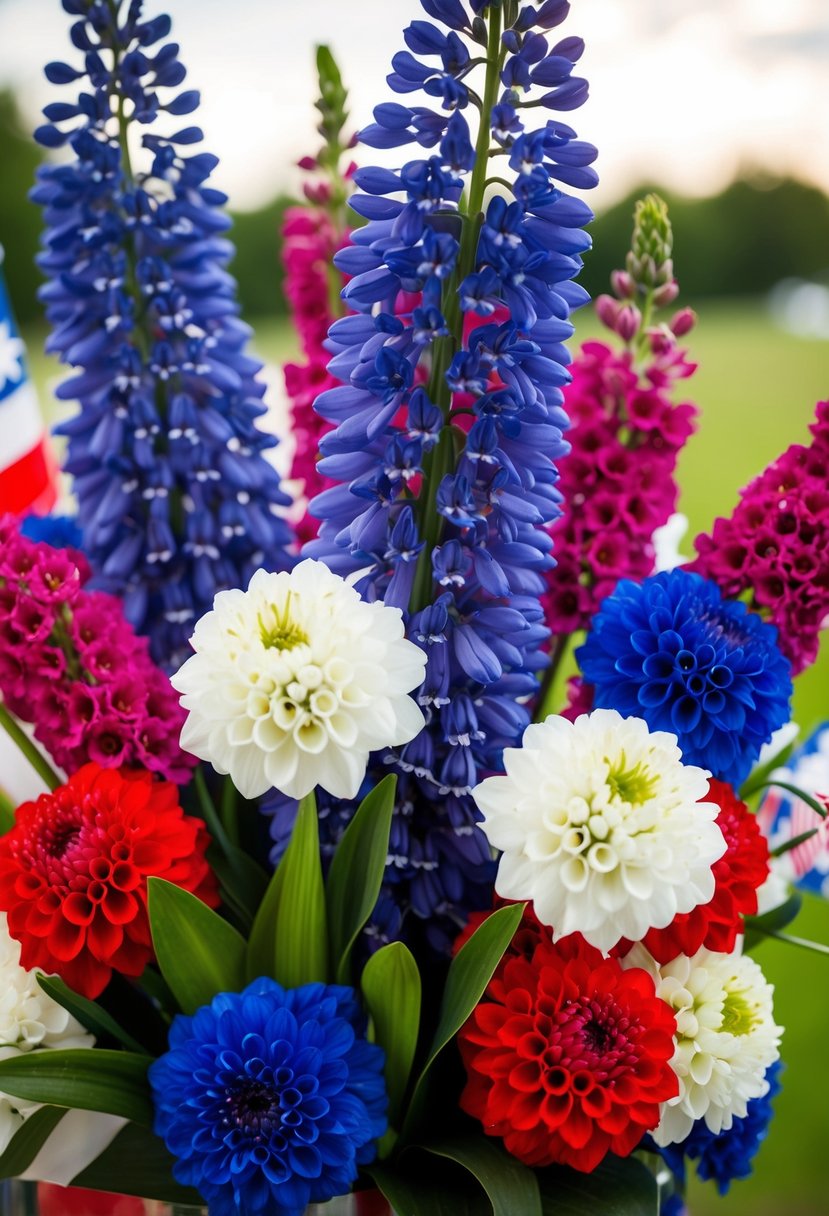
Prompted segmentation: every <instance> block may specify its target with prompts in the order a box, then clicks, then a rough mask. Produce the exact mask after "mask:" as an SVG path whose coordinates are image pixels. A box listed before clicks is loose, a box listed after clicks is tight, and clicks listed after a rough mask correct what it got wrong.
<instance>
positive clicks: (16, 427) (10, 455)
mask: <svg viewBox="0 0 829 1216" xmlns="http://www.w3.org/2000/svg"><path fill="white" fill-rule="evenodd" d="M2 260H3V250H2V247H0V514H3V513H4V512H6V511H10V512H12V513H13V514H14V515H22V514H24V513H27V512H29V511H37V512H38V514H43V513H45V512H46V511H49V510H51V508H52V507H53V506H54V504H55V500H56V498H57V490H56V475H55V466H54V462H53V460H52V457H51V453H50V451H49V444H48V439H47V435H46V430H45V428H44V425H43V419H42V418H41V414H40V406H39V405H38V401H37V396H36V394H35V390H34V386H33V384H32V382H31V380H30V379H29V373H28V369H27V366H26V348H25V346H24V344H23V339H22V338H21V337H20V333H19V331H18V328H17V324H16V322H15V319H14V314H13V313H12V308H11V302H10V300H9V295H8V291H7V290H6V283H5V279H4V277H3V266H2Z"/></svg>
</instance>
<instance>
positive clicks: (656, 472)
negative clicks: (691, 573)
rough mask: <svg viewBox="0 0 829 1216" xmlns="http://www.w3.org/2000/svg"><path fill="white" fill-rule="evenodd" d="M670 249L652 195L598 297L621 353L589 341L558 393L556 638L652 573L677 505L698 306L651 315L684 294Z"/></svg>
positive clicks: (551, 603) (689, 426)
mask: <svg viewBox="0 0 829 1216" xmlns="http://www.w3.org/2000/svg"><path fill="white" fill-rule="evenodd" d="M671 246H672V234H671V225H670V221H669V219H668V210H667V207H666V206H665V204H664V203H663V202H662V200H661V199H659V198H657V196H656V195H648V197H647V198H646V199H642V200H640V201H639V202H638V203H637V205H636V209H635V216H634V229H633V239H632V242H631V249H630V252H629V253H628V255H627V262H626V266H627V268H626V269H625V270H616V271H614V272H613V275H612V276H611V282H612V284H613V289H614V293H615V296H610V295H605V296H600V297H599V299H598V300H597V301H596V313H597V315H598V317H599V319H600V321H601V322H602V323H603V324H604V325H605V326H606V328H608V329H609V330H610V331H611V333H612V334H613V335H614V337H615V338H616V341H617V343H618V344H619V346H620V347H621V349H614V348H613V347H612V346H610V345H608V344H606V343H605V342H586V343H585V344H584V346H583V347H582V349H581V350H580V351H579V353H578V355H577V356H576V358H575V360H574V361H573V366H572V369H571V370H572V373H573V382H572V384H570V385H569V386H568V387H567V389H566V391H565V406H566V409H567V412H568V414H569V415H570V419H571V424H572V425H571V428H570V430H569V431H568V433H567V438H568V439H569V441H570V452H569V453H568V455H567V456H565V458H564V459H563V460H562V462H561V482H560V484H559V489H560V490H561V492H562V494H563V496H564V513H563V515H562V516H561V517H560V518H559V519H557V520H556V521H555V522H554V523H553V525H552V527H551V529H550V531H551V535H552V537H553V541H554V543H555V547H556V566H555V568H554V569H553V570H550V571H549V572H548V574H547V582H548V587H549V591H548V595H547V597H546V600H545V606H546V620H547V624H548V625H549V626H550V628H551V630H552V631H553V633H554V634H557V635H568V634H571V633H575V632H577V631H578V630H581V629H587V628H589V625H590V621H591V619H592V618H593V616H594V614H595V613H596V612H597V611H598V608H599V605H600V604H601V603H602V601H603V600H604V599H605V598H606V597H607V596H608V595H610V593H611V592H612V591H613V589H614V587H615V586H616V584H617V583H618V582H619V580H620V579H622V578H632V579H635V580H636V581H637V582H639V581H641V580H642V579H643V578H646V577H647V576H648V575H649V574H652V573H653V572H654V568H655V564H656V562H657V553H656V548H655V545H654V533H655V531H656V529H658V528H661V527H664V526H665V525H666V524H667V522H668V520H669V519H670V517H671V513H672V512H673V511H674V510H675V507H676V500H677V495H678V488H677V484H676V479H675V471H676V462H677V457H678V455H679V452H680V450H681V448H682V446H683V444H684V443H685V442H686V440H687V439H688V437H689V436H690V435H691V432H692V431H693V429H694V418H695V415H696V412H697V411H696V408H695V407H694V406H693V405H691V404H690V403H688V402H682V403H680V404H674V402H673V401H672V397H673V396H674V394H675V393H676V391H677V387H678V385H679V384H680V383H681V382H682V381H683V380H684V379H686V378H687V377H688V376H690V375H692V374H693V372H694V371H695V369H696V365H695V364H693V363H690V362H689V361H688V359H687V357H686V353H685V351H683V350H681V349H680V347H679V346H678V344H677V339H678V338H679V337H680V336H682V335H683V334H685V333H688V331H689V330H690V329H691V327H692V326H693V324H694V320H695V318H694V314H693V312H692V311H691V310H690V309H687V308H686V309H682V310H680V311H679V312H676V313H674V315H673V316H672V318H671V320H670V321H668V322H662V321H659V323H657V318H658V310H659V309H660V307H662V306H664V305H666V304H671V303H672V302H673V301H674V300H675V299H676V296H677V293H678V291H679V288H678V286H677V283H676V281H675V280H674V278H673V266H672V262H671ZM657 568H658V566H657Z"/></svg>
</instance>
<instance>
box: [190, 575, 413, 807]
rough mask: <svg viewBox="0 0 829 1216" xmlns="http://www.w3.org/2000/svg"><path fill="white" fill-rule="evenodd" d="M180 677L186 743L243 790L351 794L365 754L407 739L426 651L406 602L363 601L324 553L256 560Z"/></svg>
mask: <svg viewBox="0 0 829 1216" xmlns="http://www.w3.org/2000/svg"><path fill="white" fill-rule="evenodd" d="M190 643H191V645H192V647H193V649H194V650H195V652H196V653H195V654H194V655H192V656H191V657H190V658H189V659H188V660H187V661H186V663H184V665H183V666H182V668H181V669H180V670H179V671H178V672H177V673H176V675H174V676H173V677H172V684H173V687H174V688H176V689H177V690H178V691H179V692H180V693H182V694H183V695H182V698H181V703H182V705H183V706H184V708H185V709H186V710H188V718H187V721H186V722H185V724H184V728H183V730H182V732H181V745H182V747H183V748H185V749H186V750H187V751H189V752H192V753H193V755H195V756H199V757H200V759H202V760H209V761H210V763H211V764H212V765H213V767H214V768H215V769H216V771H217V772H220V773H229V774H230V776H231V778H232V780H233V784H234V785H235V786H236V788H237V789H238V790H239V791H240V792H241V793H242V794H243V795H244V796H245V797H246V798H255V797H257V796H258V795H259V794H264V793H265V792H266V791H267V790H269V789H271V788H272V787H274V788H276V789H278V790H281V791H282V792H283V793H284V794H288V795H289V796H290V797H293V798H302V797H304V795H305V794H307V793H309V792H310V791H311V790H312V789H313V788H314V786H316V785H319V786H321V787H322V788H323V789H325V790H328V792H329V793H331V794H334V795H335V796H337V797H339V798H353V797H354V796H355V794H356V793H357V790H358V789H359V787H360V783H361V781H362V779H363V776H364V774H365V770H366V764H367V762H368V755H369V752H371V751H374V750H375V749H377V748H381V747H389V746H393V745H395V744H400V743H408V741H409V740H410V739H413V738H414V736H415V735H416V734H417V733H418V731H419V730H420V729H421V728H422V726H423V714H422V713H421V711H420V709H419V708H418V706H417V705H416V704H415V702H414V701H413V700H412V698H411V697H410V696H409V695H408V694H409V693H410V692H411V690H412V689H414V688H417V687H418V685H419V684H421V683H422V681H423V672H424V667H425V664H426V655H425V654H424V652H423V651H422V650H421V649H420V647H418V646H415V644H414V643H413V642H409V641H407V639H406V638H405V637H404V632H403V618H402V614H401V612H400V610H399V609H398V608H387V607H386V606H385V605H384V604H380V603H374V604H367V603H366V602H365V601H364V600H361V599H360V596H359V595H358V594H357V592H356V591H355V590H354V588H353V587H351V586H349V585H348V583H347V582H346V581H345V580H344V579H342V578H340V577H339V575H336V574H332V573H331V571H330V570H329V569H328V567H327V566H325V565H324V564H323V563H322V562H316V561H311V560H310V559H308V560H306V561H303V562H300V563H299V565H298V566H296V567H295V568H294V569H293V570H292V571H291V573H290V574H286V573H282V574H269V573H267V572H266V571H265V570H257V571H256V573H255V574H254V575H253V577H252V579H251V580H250V584H249V586H248V589H247V591H220V592H219V594H218V595H217V596H216V598H215V600H214V601H213V609H212V611H211V612H207V613H205V615H204V616H203V617H202V618H201V620H200V621H199V622H198V624H197V625H196V629H195V632H194V634H193V636H192V638H191V639H190Z"/></svg>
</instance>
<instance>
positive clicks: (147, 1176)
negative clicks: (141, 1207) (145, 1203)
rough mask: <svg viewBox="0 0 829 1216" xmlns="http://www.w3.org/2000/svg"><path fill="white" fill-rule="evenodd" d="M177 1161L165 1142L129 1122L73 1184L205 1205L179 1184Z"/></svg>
mask: <svg viewBox="0 0 829 1216" xmlns="http://www.w3.org/2000/svg"><path fill="white" fill-rule="evenodd" d="M174 1162H175V1158H174V1157H173V1155H172V1154H171V1153H169V1152H168V1151H167V1149H166V1147H165V1145H164V1143H163V1141H161V1140H159V1138H158V1137H157V1136H154V1135H153V1133H152V1132H151V1131H148V1130H147V1129H146V1128H143V1127H138V1126H136V1124H134V1123H128V1124H127V1126H126V1127H124V1128H122V1129H121V1131H120V1132H119V1133H118V1135H117V1136H115V1138H114V1139H113V1140H112V1141H111V1142H110V1144H108V1145H107V1147H106V1148H105V1149H104V1151H103V1152H102V1153H101V1154H100V1156H98V1157H96V1158H95V1160H94V1161H93V1162H92V1163H91V1164H90V1165H88V1166H87V1167H86V1169H83V1170H81V1172H80V1174H76V1175H75V1177H74V1178H73V1179H72V1186H82V1187H88V1188H89V1189H90V1190H93V1191H113V1192H115V1193H116V1194H122V1195H140V1196H141V1197H142V1198H143V1199H158V1200H160V1201H161V1202H163V1203H172V1204H179V1203H180V1204H191V1205H192V1206H193V1207H199V1208H200V1207H202V1206H203V1205H204V1200H203V1199H202V1197H201V1195H200V1194H199V1192H198V1191H195V1190H192V1189H191V1188H190V1187H186V1186H179V1184H178V1183H177V1182H176V1181H175V1179H174V1178H173V1164H174Z"/></svg>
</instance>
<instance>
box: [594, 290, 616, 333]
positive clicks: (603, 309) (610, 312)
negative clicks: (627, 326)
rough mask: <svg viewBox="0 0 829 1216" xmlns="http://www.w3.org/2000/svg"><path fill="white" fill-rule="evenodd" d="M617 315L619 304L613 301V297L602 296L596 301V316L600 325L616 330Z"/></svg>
mask: <svg viewBox="0 0 829 1216" xmlns="http://www.w3.org/2000/svg"><path fill="white" fill-rule="evenodd" d="M618 315H619V302H618V300H614V299H613V296H608V295H603V296H599V297H598V299H597V300H596V316H597V317H598V318H599V320H600V321H601V323H602V325H604V326H606V327H607V328H608V329H612V330H613V331H614V332H615V330H616V318H617V316H618Z"/></svg>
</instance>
